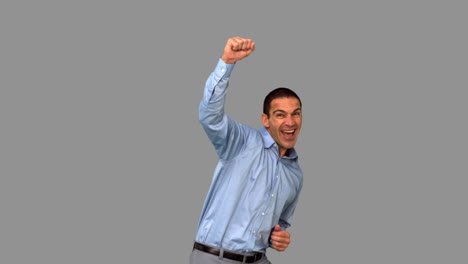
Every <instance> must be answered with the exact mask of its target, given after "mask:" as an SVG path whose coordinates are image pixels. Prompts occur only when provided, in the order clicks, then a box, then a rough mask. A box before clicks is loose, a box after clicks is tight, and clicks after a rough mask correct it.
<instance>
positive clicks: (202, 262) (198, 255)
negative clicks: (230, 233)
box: [190, 249, 271, 264]
mask: <svg viewBox="0 0 468 264" xmlns="http://www.w3.org/2000/svg"><path fill="white" fill-rule="evenodd" d="M241 263H242V261H235V260H231V259H226V258H222V257H219V256H215V255H212V254H209V253H206V252H203V251H200V250H198V249H194V250H193V251H192V254H190V264H241ZM254 263H255V264H271V262H270V261H268V259H267V257H266V255H264V256H263V258H262V259H261V260H259V261H257V262H254Z"/></svg>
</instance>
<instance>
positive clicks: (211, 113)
mask: <svg viewBox="0 0 468 264" xmlns="http://www.w3.org/2000/svg"><path fill="white" fill-rule="evenodd" d="M234 65H235V64H226V63H225V62H224V61H223V60H221V59H219V61H218V64H217V65H216V68H215V69H214V71H213V72H212V73H211V74H210V76H209V77H208V79H207V80H206V83H205V89H204V93H203V99H202V101H201V102H200V105H199V112H198V113H199V121H200V123H201V125H202V127H203V129H204V130H205V132H206V134H207V136H208V138H209V139H210V141H211V143H212V144H213V145H214V147H215V150H216V152H217V154H218V156H219V158H220V160H227V159H230V158H232V157H233V156H235V155H236V154H237V153H238V152H239V151H240V149H241V148H242V146H243V143H244V133H243V131H242V125H241V124H239V123H237V122H236V121H235V120H234V119H232V118H231V117H229V116H228V115H226V114H225V113H224V102H225V97H226V91H227V88H228V85H229V78H230V76H231V72H232V70H233V69H234Z"/></svg>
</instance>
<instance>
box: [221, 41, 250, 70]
mask: <svg viewBox="0 0 468 264" xmlns="http://www.w3.org/2000/svg"><path fill="white" fill-rule="evenodd" d="M254 50H255V43H254V42H253V41H252V40H251V39H245V38H241V37H233V38H230V39H228V40H227V42H226V46H224V53H223V56H222V57H221V59H222V60H223V61H224V62H225V63H227V64H234V63H236V62H237V61H239V60H242V59H243V58H245V57H247V56H249V55H250V54H251V53H252V52H253V51H254Z"/></svg>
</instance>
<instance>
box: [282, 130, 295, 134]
mask: <svg viewBox="0 0 468 264" xmlns="http://www.w3.org/2000/svg"><path fill="white" fill-rule="evenodd" d="M284 133H287V134H291V133H294V130H289V131H284Z"/></svg>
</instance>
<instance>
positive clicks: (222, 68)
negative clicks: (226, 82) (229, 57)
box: [214, 59, 235, 79]
mask: <svg viewBox="0 0 468 264" xmlns="http://www.w3.org/2000/svg"><path fill="white" fill-rule="evenodd" d="M234 66H235V64H227V63H225V62H224V61H223V60H222V59H219V61H218V64H217V65H216V68H215V70H214V73H215V75H216V77H218V78H219V79H222V78H229V77H230V76H231V72H232V70H233V69H234Z"/></svg>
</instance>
